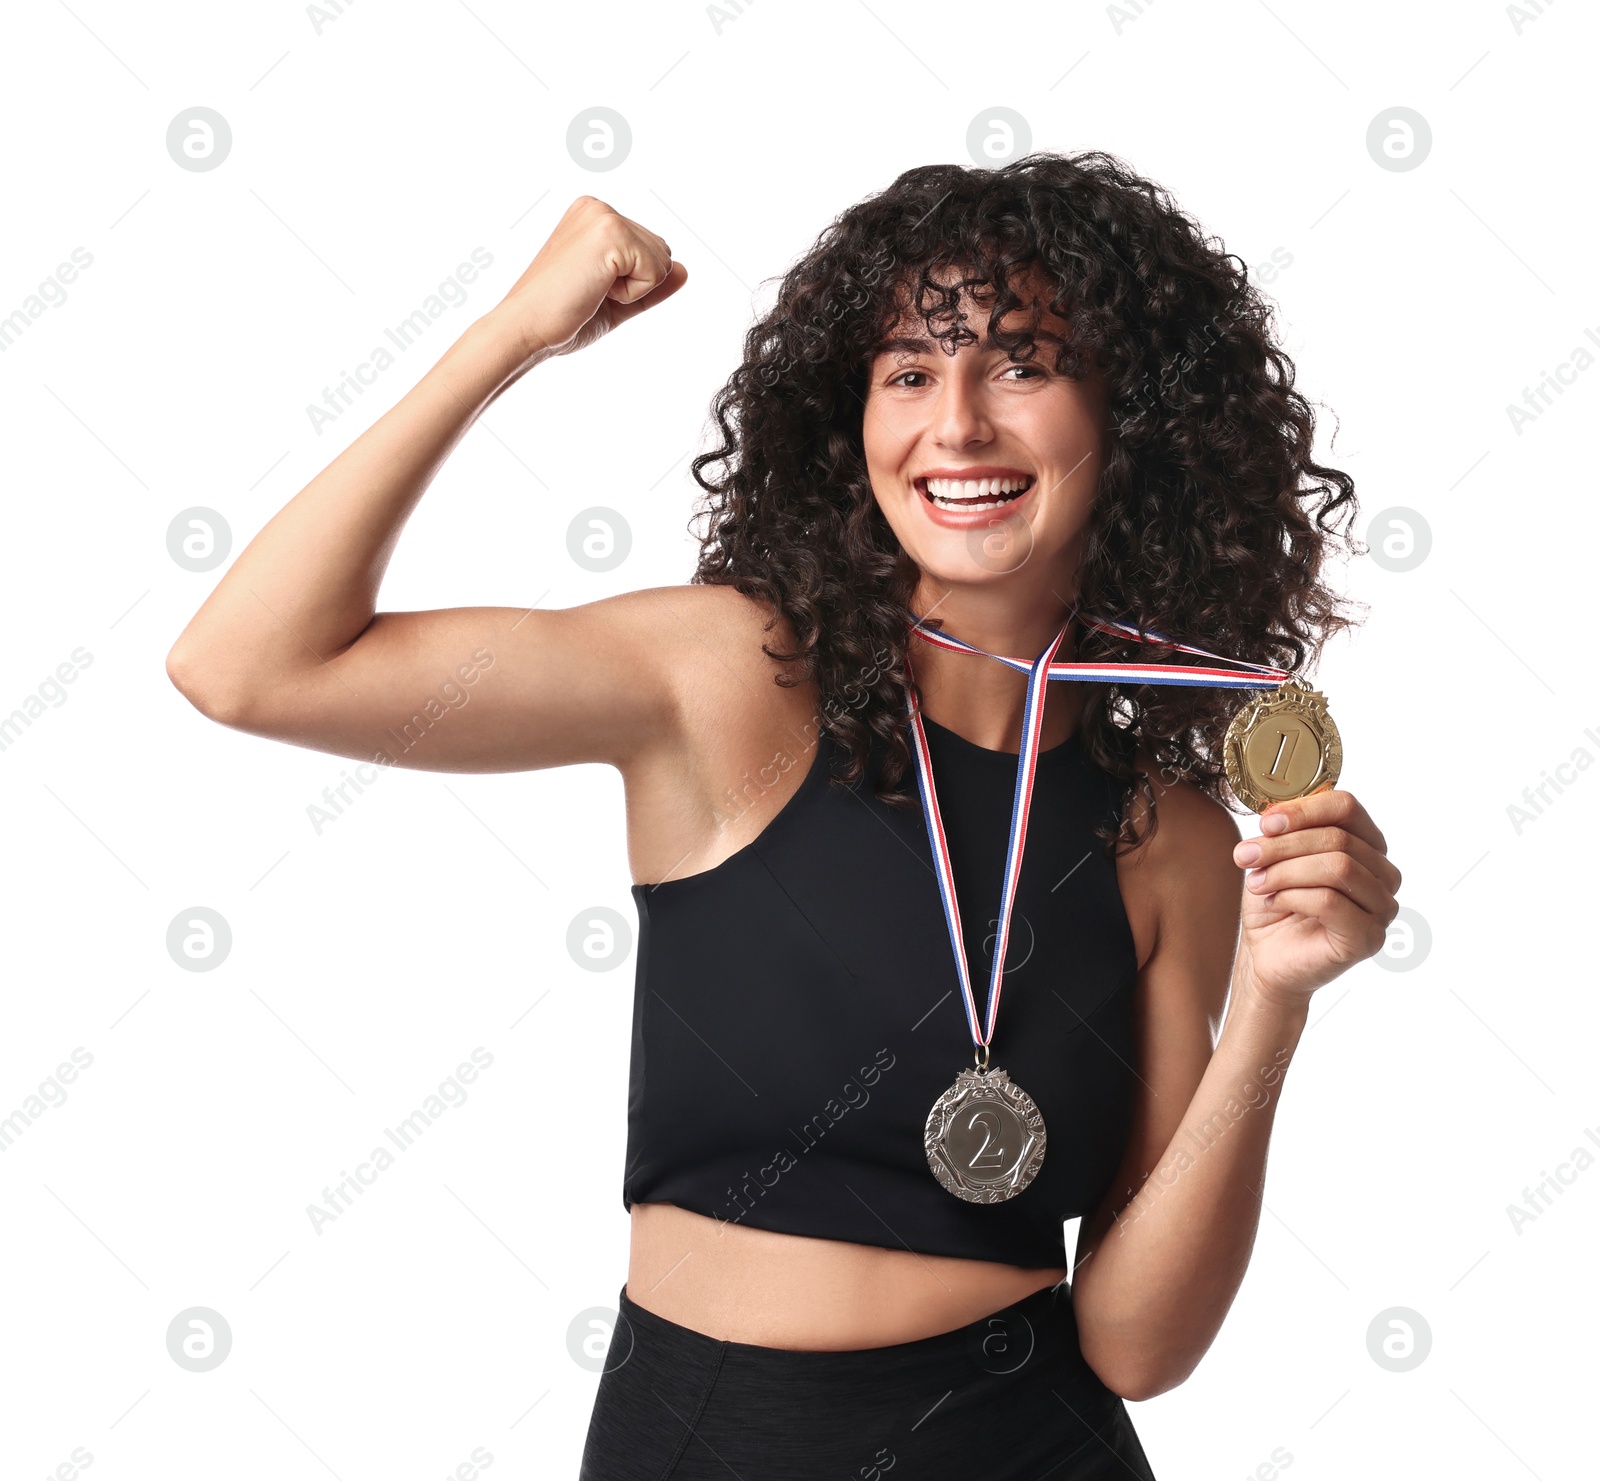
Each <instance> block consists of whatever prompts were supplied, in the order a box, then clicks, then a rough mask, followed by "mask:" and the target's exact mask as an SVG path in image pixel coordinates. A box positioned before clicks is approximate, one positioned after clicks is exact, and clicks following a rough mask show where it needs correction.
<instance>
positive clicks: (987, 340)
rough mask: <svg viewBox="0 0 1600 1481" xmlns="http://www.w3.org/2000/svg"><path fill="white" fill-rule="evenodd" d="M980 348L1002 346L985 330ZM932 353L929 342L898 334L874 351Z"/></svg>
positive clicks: (902, 353)
mask: <svg viewBox="0 0 1600 1481" xmlns="http://www.w3.org/2000/svg"><path fill="white" fill-rule="evenodd" d="M1034 337H1035V339H1036V340H1037V339H1047V338H1050V337H1051V336H1048V335H1041V334H1039V333H1038V332H1037V331H1035V335H1034ZM978 348H979V349H980V350H997V349H999V348H1000V346H999V345H997V344H996V343H995V342H994V339H993V337H992V336H991V335H990V334H989V332H988V331H987V330H985V331H984V334H983V338H982V339H980V340H979V341H978ZM932 353H933V345H932V344H931V343H930V342H929V341H928V340H925V339H919V338H917V337H916V336H915V335H905V334H897V335H895V336H894V337H893V338H892V339H886V340H884V341H883V343H882V344H880V345H879V346H878V348H877V349H876V350H875V351H874V354H875V355H930V354H932Z"/></svg>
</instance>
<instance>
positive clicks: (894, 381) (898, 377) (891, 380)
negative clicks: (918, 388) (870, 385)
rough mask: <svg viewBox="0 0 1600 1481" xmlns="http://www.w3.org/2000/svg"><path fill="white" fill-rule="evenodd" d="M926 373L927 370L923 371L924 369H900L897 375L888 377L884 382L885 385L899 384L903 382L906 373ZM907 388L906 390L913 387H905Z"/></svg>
mask: <svg viewBox="0 0 1600 1481" xmlns="http://www.w3.org/2000/svg"><path fill="white" fill-rule="evenodd" d="M926 374H927V371H925V370H902V371H901V372H900V373H899V374H898V375H892V376H890V377H889V379H888V380H887V381H886V382H884V384H885V385H890V386H898V385H901V384H903V383H904V381H905V378H906V377H907V376H908V375H926ZM907 389H908V390H914V389H915V387H907Z"/></svg>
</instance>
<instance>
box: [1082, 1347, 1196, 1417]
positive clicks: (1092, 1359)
mask: <svg viewBox="0 0 1600 1481" xmlns="http://www.w3.org/2000/svg"><path fill="white" fill-rule="evenodd" d="M1080 1340H1081V1329H1080ZM1081 1346H1082V1351H1083V1357H1084V1361H1085V1362H1086V1363H1088V1365H1089V1366H1090V1367H1091V1368H1092V1369H1093V1370H1094V1372H1095V1376H1096V1377H1097V1378H1099V1380H1100V1381H1101V1382H1102V1383H1103V1384H1105V1386H1106V1387H1107V1388H1108V1389H1110V1390H1111V1392H1112V1393H1114V1394H1115V1395H1116V1396H1117V1397H1118V1398H1119V1399H1126V1400H1128V1401H1129V1402H1130V1403H1143V1402H1144V1401H1145V1400H1146V1399H1153V1398H1156V1397H1157V1396H1158V1395H1160V1394H1164V1393H1168V1392H1170V1391H1171V1390H1172V1389H1175V1388H1177V1387H1178V1385H1179V1384H1181V1383H1183V1382H1184V1381H1185V1380H1186V1379H1187V1378H1188V1377H1189V1375H1190V1374H1191V1373H1193V1372H1194V1370H1195V1368H1196V1367H1198V1366H1199V1361H1200V1358H1199V1355H1195V1356H1194V1357H1193V1358H1185V1356H1184V1355H1183V1354H1181V1353H1177V1352H1162V1351H1159V1350H1153V1349H1151V1348H1148V1347H1143V1348H1141V1347H1139V1346H1135V1345H1133V1344H1129V1345H1127V1346H1126V1347H1123V1348H1121V1350H1117V1351H1107V1350H1106V1348H1105V1345H1104V1344H1103V1343H1098V1342H1092V1341H1081Z"/></svg>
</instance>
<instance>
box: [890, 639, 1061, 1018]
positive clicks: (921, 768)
mask: <svg viewBox="0 0 1600 1481" xmlns="http://www.w3.org/2000/svg"><path fill="white" fill-rule="evenodd" d="M1070 625H1071V624H1070V623H1069V624H1068V626H1070ZM1066 636H1067V628H1066V627H1063V628H1062V629H1061V631H1060V632H1058V633H1057V634H1056V636H1055V641H1054V642H1052V643H1051V644H1050V646H1049V647H1048V648H1046V649H1045V650H1044V652H1043V653H1041V654H1040V655H1039V656H1038V657H1037V658H1036V659H1034V661H1033V662H1032V663H1031V664H1024V665H1023V667H1024V668H1025V669H1027V671H1028V696H1027V699H1026V700H1025V701H1024V704H1023V710H1022V749H1021V751H1020V752H1019V753H1018V755H1017V785H1016V790H1015V792H1014V793H1013V794H1012V798H1011V837H1010V840H1009V842H1008V843H1007V845H1006V870H1005V878H1004V880H1003V882H1002V884H1001V887H1000V926H999V931H998V932H997V934H996V936H995V940H994V959H993V965H992V967H991V968H990V972H989V1003H988V1009H987V1011H986V1012H985V1014H984V1023H983V1028H982V1030H981V1031H980V1030H979V1027H978V1005H977V1001H976V1000H975V998H974V997H973V994H972V977H971V974H970V973H969V972H968V970H967V948H966V943H965V941H964V939H963V937H962V932H961V910H960V907H959V906H958V905H957V904H956V883H955V878H954V875H953V874H952V872H951V868H950V845H949V842H948V841H947V839H946V838H945V832H944V818H943V816H942V815H941V814H940V812H939V794H938V792H937V791H935V789H934V785H933V761H932V758H931V756H930V755H929V753H928V734H927V731H926V730H925V729H924V728H923V724H922V714H921V710H920V707H919V706H918V705H917V704H916V703H915V702H914V701H913V702H912V704H911V736H912V747H911V749H912V751H913V752H914V754H915V756H916V760H917V785H918V788H919V789H920V791H921V793H922V816H923V820H924V821H925V822H926V823H927V825H928V843H929V845H930V847H931V848H932V850H933V865H934V869H935V870H936V871H937V873H938V876H939V895H940V898H941V900H942V901H943V902H944V918H945V924H946V925H947V926H948V927H949V928H950V949H951V950H952V951H953V952H954V953H955V958H956V972H957V974H958V976H959V977H960V980H961V996H962V999H963V1000H964V1002H965V1003H966V1007H967V1023H968V1025H969V1026H970V1028H971V1029H972V1042H973V1043H974V1044H976V1045H986V1044H987V1043H988V1042H989V1040H990V1039H991V1038H993V1037H994V1024H995V1018H996V1016H997V1015H998V1014H999V1012H1000V979H1001V978H1002V976H1003V975H1004V974H1005V960H1006V947H1007V946H1008V945H1009V944H1010V940H1011V907H1012V906H1013V905H1014V904H1015V903H1016V899H1017V881H1018V880H1019V879H1020V878H1021V877H1022V847H1023V844H1024V843H1025V842H1026V841H1027V836H1028V810H1029V808H1030V806H1031V805H1032V803H1033V780H1034V775H1035V773H1036V771H1037V770H1038V764H1039V738H1040V736H1041V734H1042V733H1043V731H1044V701H1045V696H1046V695H1047V694H1048V693H1049V689H1050V685H1049V682H1048V680H1049V677H1050V665H1051V661H1052V660H1053V659H1054V658H1055V656H1056V649H1057V648H1059V647H1060V646H1061V644H1062V641H1063V639H1065V637H1066ZM966 646H967V645H966V644H962V647H963V648H965V647H966ZM971 651H973V652H977V651H978V650H977V649H973V650H971Z"/></svg>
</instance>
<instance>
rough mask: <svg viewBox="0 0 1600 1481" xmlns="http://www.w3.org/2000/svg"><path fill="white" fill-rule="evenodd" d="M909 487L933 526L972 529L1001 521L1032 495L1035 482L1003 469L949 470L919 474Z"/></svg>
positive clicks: (1025, 474)
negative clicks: (914, 490) (916, 496)
mask: <svg viewBox="0 0 1600 1481" xmlns="http://www.w3.org/2000/svg"><path fill="white" fill-rule="evenodd" d="M912 486H913V487H914V488H915V489H916V491H917V495H918V498H919V501H920V503H921V505H922V508H923V509H924V510H925V511H926V512H927V514H928V516H929V518H930V519H932V520H933V522H934V523H935V524H939V525H944V526H946V527H947V528H950V529H973V528H982V527H984V526H987V525H993V524H997V523H999V522H1000V521H1001V520H1003V519H1004V518H1005V517H1006V515H1007V513H1008V511H1011V510H1014V509H1016V508H1017V506H1018V505H1020V504H1022V503H1023V502H1024V501H1025V500H1026V499H1027V498H1028V497H1029V496H1030V495H1031V494H1032V493H1033V491H1034V489H1035V488H1036V487H1037V486H1038V480H1037V478H1036V477H1035V476H1034V475H1033V474H1031V473H1021V472H1015V471H1011V470H1006V469H989V468H976V469H971V470H967V469H962V470H959V471H957V470H954V469H951V470H934V471H933V472H931V473H928V474H919V475H918V476H917V477H916V478H914V479H913V480H912Z"/></svg>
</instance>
